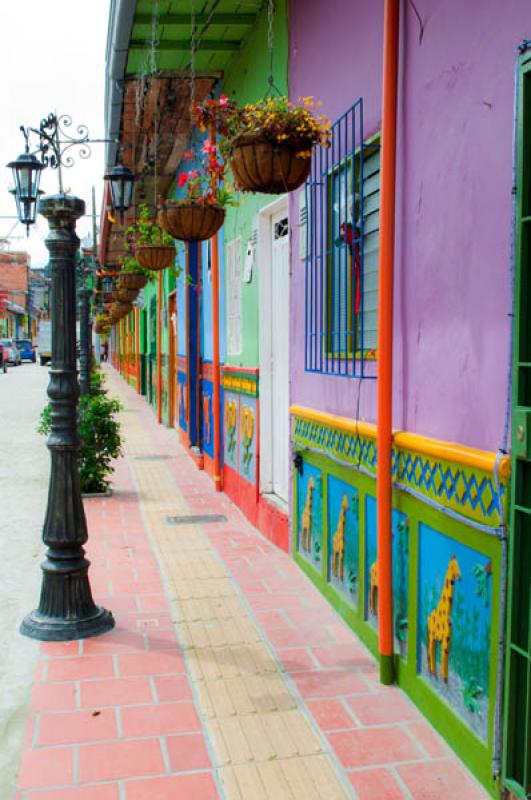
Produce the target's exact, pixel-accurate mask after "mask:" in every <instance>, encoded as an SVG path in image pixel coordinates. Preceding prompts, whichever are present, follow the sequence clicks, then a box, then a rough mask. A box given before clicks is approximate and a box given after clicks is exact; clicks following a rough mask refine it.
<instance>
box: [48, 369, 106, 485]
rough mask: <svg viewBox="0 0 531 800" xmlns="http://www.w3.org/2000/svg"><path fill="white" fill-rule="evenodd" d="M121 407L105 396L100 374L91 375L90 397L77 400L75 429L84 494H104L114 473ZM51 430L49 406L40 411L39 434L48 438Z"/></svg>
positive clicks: (96, 372) (80, 477) (86, 396)
mask: <svg viewBox="0 0 531 800" xmlns="http://www.w3.org/2000/svg"><path fill="white" fill-rule="evenodd" d="M120 409H121V404H120V402H119V401H118V400H114V399H112V398H110V397H109V396H108V395H107V391H106V389H105V379H104V377H103V375H102V373H101V372H99V371H97V370H94V371H93V372H92V373H91V382H90V393H89V394H88V395H84V396H83V397H80V398H79V404H78V407H77V420H78V422H77V428H78V433H79V436H80V438H81V447H80V449H79V480H80V484H81V491H82V492H83V493H85V494H91V493H97V492H105V491H106V489H107V488H108V486H109V476H110V475H111V474H112V472H113V468H112V465H111V462H112V459H113V458H118V456H120V455H121V452H122V438H121V435H120V423H119V422H118V420H117V419H116V414H117V413H118V412H119V411H120ZM50 429H51V405H50V403H48V404H47V405H46V406H45V408H44V409H43V410H42V413H41V418H40V422H39V426H38V428H37V430H38V432H39V433H41V434H43V435H44V436H48V434H49V433H50Z"/></svg>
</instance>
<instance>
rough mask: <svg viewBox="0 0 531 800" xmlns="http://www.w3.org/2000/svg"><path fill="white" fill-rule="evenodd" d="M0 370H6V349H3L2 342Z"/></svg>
mask: <svg viewBox="0 0 531 800" xmlns="http://www.w3.org/2000/svg"><path fill="white" fill-rule="evenodd" d="M0 370H1V371H2V372H7V351H6V350H5V349H4V345H3V344H0Z"/></svg>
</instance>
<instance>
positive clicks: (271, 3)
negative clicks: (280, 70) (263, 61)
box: [267, 0, 275, 91]
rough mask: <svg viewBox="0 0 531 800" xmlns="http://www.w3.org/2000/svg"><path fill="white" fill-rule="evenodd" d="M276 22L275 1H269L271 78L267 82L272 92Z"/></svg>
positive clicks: (268, 25)
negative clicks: (274, 27)
mask: <svg viewBox="0 0 531 800" xmlns="http://www.w3.org/2000/svg"><path fill="white" fill-rule="evenodd" d="M274 21H275V0H268V5H267V49H268V51H269V77H268V79H267V82H268V84H269V90H270V91H271V90H272V88H273V85H274V78H273V46H274V40H275V32H274V30H273V23H274Z"/></svg>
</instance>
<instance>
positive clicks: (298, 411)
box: [289, 406, 376, 439]
mask: <svg viewBox="0 0 531 800" xmlns="http://www.w3.org/2000/svg"><path fill="white" fill-rule="evenodd" d="M289 410H290V413H291V414H292V415H293V416H294V417H304V419H309V420H312V422H320V423H322V424H323V425H328V426H329V427H331V428H337V430H340V431H346V432H347V433H355V434H360V435H361V436H366V437H367V438H369V439H376V425H374V424H373V423H372V422H356V420H354V419H351V418H350V417H339V416H337V415H336V414H327V413H326V412H325V411H316V410H315V409H313V408H306V407H305V406H290V409H289Z"/></svg>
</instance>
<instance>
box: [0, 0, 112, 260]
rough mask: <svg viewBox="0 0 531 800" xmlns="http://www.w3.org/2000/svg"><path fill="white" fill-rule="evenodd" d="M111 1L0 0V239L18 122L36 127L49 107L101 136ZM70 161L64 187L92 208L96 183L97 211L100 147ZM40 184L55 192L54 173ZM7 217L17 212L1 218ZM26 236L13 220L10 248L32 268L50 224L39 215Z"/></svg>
mask: <svg viewBox="0 0 531 800" xmlns="http://www.w3.org/2000/svg"><path fill="white" fill-rule="evenodd" d="M108 14H109V0H89V1H88V2H87V1H86V0H48V2H43V0H14V2H9V1H8V0H0V74H1V75H2V95H1V109H0V237H2V236H6V234H8V233H9V232H10V231H11V230H12V228H13V226H14V224H15V222H16V217H15V202H14V199H13V197H12V195H10V194H9V192H8V189H9V188H10V187H11V185H12V177H11V170H8V169H6V168H5V166H4V165H5V164H7V162H8V161H11V160H12V159H14V158H16V157H17V156H18V155H19V154H20V153H21V152H23V150H24V141H23V137H22V134H21V133H20V131H19V126H20V125H22V124H24V125H26V126H27V125H31V126H33V127H36V128H38V127H39V122H40V120H41V118H42V117H44V116H47V115H48V114H49V113H50V112H51V111H56V112H57V113H58V114H69V115H70V116H71V117H72V121H73V125H74V126H76V125H79V124H85V125H87V126H88V128H89V131H90V135H91V136H93V137H94V138H103V137H104V135H105V132H104V128H103V117H104V108H103V103H104V94H105V83H104V81H105V45H106V40H107V23H108ZM71 153H72V154H73V155H74V158H75V165H74V167H72V168H71V169H66V170H64V174H63V182H64V186H65V190H66V189H68V190H69V191H70V193H71V194H76V195H77V196H78V197H81V198H82V199H83V200H85V202H86V203H87V210H89V211H90V210H91V187H92V185H95V187H96V202H97V207H98V212H99V207H100V203H101V197H102V193H103V180H102V175H103V171H104V163H103V155H104V145H102V144H95V145H93V146H92V156H91V158H90V159H89V160H87V161H84V160H82V159H79V158H78V157H77V156H76V152H75V150H74V149H73V150H72V151H71ZM41 188H42V189H44V191H45V192H46V193H50V192H51V193H53V192H55V191H56V188H57V175H56V173H55V171H54V170H51V169H47V170H45V171H44V173H43V174H42V178H41ZM6 215H10V216H12V217H14V218H13V219H5V216H6ZM38 220H39V221H38V224H36V225H34V226H33V228H32V229H31V233H30V236H29V239H26V238H25V230H24V228H23V227H22V226H21V225H16V227H15V228H14V230H13V231H12V235H13V237H23V238H12V239H11V250H28V251H29V252H30V254H31V258H32V266H34V267H38V266H43V265H44V264H45V263H46V262H47V250H46V247H45V245H44V237H45V236H46V232H47V228H48V226H47V223H46V221H45V220H44V219H43V218H42V217H39V218H38ZM90 230H91V221H90V219H85V220H80V222H79V223H78V234H79V235H80V236H81V238H82V237H83V236H85V235H87V234H88V233H89V232H90Z"/></svg>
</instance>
